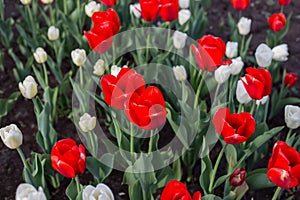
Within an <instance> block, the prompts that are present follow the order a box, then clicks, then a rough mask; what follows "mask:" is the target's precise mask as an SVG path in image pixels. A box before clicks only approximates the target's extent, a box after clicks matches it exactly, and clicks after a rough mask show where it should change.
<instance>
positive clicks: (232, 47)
mask: <svg viewBox="0 0 300 200" xmlns="http://www.w3.org/2000/svg"><path fill="white" fill-rule="evenodd" d="M238 45H239V43H237V42H230V41H229V42H227V43H226V56H227V58H235V57H237V54H238Z"/></svg>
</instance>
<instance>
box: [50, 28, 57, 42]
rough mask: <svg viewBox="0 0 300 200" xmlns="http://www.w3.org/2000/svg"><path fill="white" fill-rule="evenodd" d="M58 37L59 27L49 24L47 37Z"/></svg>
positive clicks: (51, 38)
mask: <svg viewBox="0 0 300 200" xmlns="http://www.w3.org/2000/svg"><path fill="white" fill-rule="evenodd" d="M58 38H59V29H58V28H56V27H55V26H50V27H49V29H48V39H49V40H51V41H54V40H57V39H58Z"/></svg>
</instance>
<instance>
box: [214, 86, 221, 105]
mask: <svg viewBox="0 0 300 200" xmlns="http://www.w3.org/2000/svg"><path fill="white" fill-rule="evenodd" d="M220 87H221V84H219V83H218V85H217V89H216V91H215V97H214V103H215V102H216V100H217V97H218V93H219V90H220Z"/></svg>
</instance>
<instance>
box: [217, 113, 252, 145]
mask: <svg viewBox="0 0 300 200" xmlns="http://www.w3.org/2000/svg"><path fill="white" fill-rule="evenodd" d="M213 124H214V127H215V129H216V133H218V134H220V135H222V136H223V138H224V141H225V142H226V143H228V144H240V143H243V142H245V141H246V140H247V139H248V138H249V137H251V136H252V135H253V133H254V131H255V124H256V123H255V119H254V118H253V117H252V115H251V114H250V113H248V112H242V113H240V114H230V110H229V108H220V109H219V110H218V111H217V112H216V114H215V116H214V118H213Z"/></svg>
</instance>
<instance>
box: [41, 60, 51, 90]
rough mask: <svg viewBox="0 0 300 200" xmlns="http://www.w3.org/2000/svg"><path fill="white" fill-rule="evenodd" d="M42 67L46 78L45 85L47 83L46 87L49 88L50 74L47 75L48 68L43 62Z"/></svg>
mask: <svg viewBox="0 0 300 200" xmlns="http://www.w3.org/2000/svg"><path fill="white" fill-rule="evenodd" d="M42 66H43V71H44V78H45V83H46V86H49V85H48V84H49V83H48V73H47V67H46V64H45V63H44V62H43V63H42Z"/></svg>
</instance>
